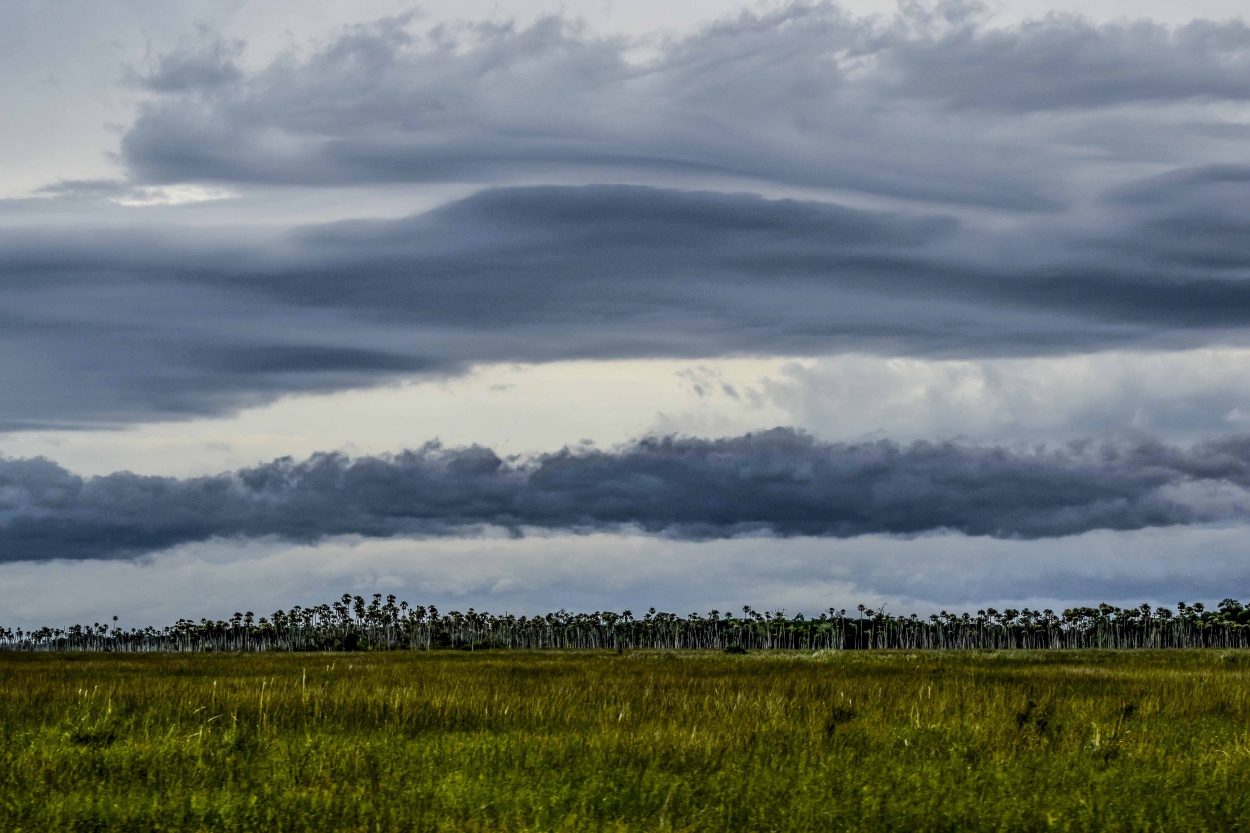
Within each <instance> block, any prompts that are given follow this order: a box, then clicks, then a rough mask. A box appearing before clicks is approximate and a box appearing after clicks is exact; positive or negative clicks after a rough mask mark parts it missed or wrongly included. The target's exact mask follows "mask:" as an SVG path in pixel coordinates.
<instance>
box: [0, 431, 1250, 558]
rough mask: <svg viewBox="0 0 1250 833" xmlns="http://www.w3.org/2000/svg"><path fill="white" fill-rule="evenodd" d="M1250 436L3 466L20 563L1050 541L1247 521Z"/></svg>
mask: <svg viewBox="0 0 1250 833" xmlns="http://www.w3.org/2000/svg"><path fill="white" fill-rule="evenodd" d="M1247 488H1250V440H1247V439H1245V438H1237V439H1226V440H1221V441H1216V442H1208V443H1204V444H1200V445H1195V446H1192V447H1189V448H1180V447H1172V446H1166V445H1161V444H1155V443H1138V444H1118V445H1116V444H1092V443H1087V444H1073V445H1070V446H1067V447H1063V448H1058V449H1054V450H1049V451H1046V450H1041V451H1038V450H1034V451H1021V450H1011V449H1007V448H999V447H982V446H974V445H963V444H954V443H925V442H918V443H914V444H911V445H906V446H901V445H898V444H895V443H891V442H888V441H878V442H870V443H860V444H828V443H822V442H819V441H817V440H815V439H814V438H812V437H810V436H808V435H804V434H801V433H797V432H795V431H792V430H789V429H775V430H772V431H768V432H763V433H758V434H748V435H744V436H740V437H736V438H730V439H723V440H705V439H698V438H688V437H663V438H650V439H645V440H641V441H638V442H636V443H634V444H631V445H628V446H624V447H622V448H618V449H615V450H610V451H605V450H595V449H580V450H569V449H566V450H564V451H561V452H559V453H553V454H546V455H541V456H538V457H535V458H532V459H527V460H516V459H513V460H505V459H501V458H500V457H499V456H497V455H496V454H495V453H494V452H492V451H490V450H489V449H486V448H482V447H460V448H445V447H443V446H441V445H438V444H429V445H426V446H424V447H422V448H420V449H417V450H413V451H405V452H403V453H400V454H396V455H392V456H387V457H361V458H356V459H353V458H350V457H347V456H345V455H342V454H334V453H328V454H318V455H314V456H312V457H310V458H307V459H305V460H300V461H296V460H292V459H290V458H284V459H280V460H275V461H273V462H272V463H267V464H264V465H258V466H254V467H250V468H245V469H240V470H238V471H236V472H233V473H230V474H222V475H217V476H212V477H196V478H188V479H176V478H164V477H148V476H139V475H135V474H130V473H126V472H121V473H117V474H112V475H107V476H102V477H93V478H82V477H79V476H77V475H74V474H72V473H70V472H68V471H66V470H65V469H63V468H61V467H60V466H58V465H57V464H55V463H53V462H51V461H49V460H46V459H18V460H14V459H9V460H4V461H3V462H0V552H3V553H4V558H5V559H6V560H46V559H88V558H115V557H128V556H135V555H140V554H143V553H147V552H153V551H158V550H162V549H166V548H169V547H172V546H175V545H178V544H184V543H188V542H194V541H204V540H208V539H210V538H218V537H220V538H262V537H270V536H272V537H276V538H279V539H284V540H290V541H297V542H316V541H319V540H322V539H325V538H330V537H333V536H345V535H348V536H364V537H381V538H387V537H395V536H431V535H433V536H439V535H462V534H472V533H473V532H474V531H475V530H476V529H480V528H482V527H485V526H494V527H504V528H507V529H511V530H513V531H515V532H517V533H518V534H520V533H523V532H524V530H525V529H527V528H530V529H546V530H556V531H571V532H579V533H586V532H599V531H611V530H621V529H641V530H644V531H648V532H652V533H658V534H663V535H666V536H671V537H676V538H684V539H695V540H706V539H716V538H729V537H735V536H741V535H761V534H762V535H773V536H783V537H788V536H829V537H839V538H848V537H856V536H861V535H868V534H880V533H887V534H898V535H918V534H922V533H926V532H935V531H955V532H960V533H964V534H967V535H972V536H992V537H998V538H1026V539H1028V538H1048V537H1057V536H1066V535H1075V534H1079V533H1083V532H1088V531H1090V530H1097V529H1112V530H1136V529H1142V528H1146V527H1159V526H1178V525H1189V524H1199V523H1210V522H1216V521H1242V520H1245V518H1246V513H1247V511H1250V499H1248V498H1250V493H1247V492H1246V489H1247Z"/></svg>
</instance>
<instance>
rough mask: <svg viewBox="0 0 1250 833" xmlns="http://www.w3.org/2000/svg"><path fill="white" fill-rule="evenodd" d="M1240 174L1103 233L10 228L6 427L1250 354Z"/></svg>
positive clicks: (617, 209)
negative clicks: (947, 362)
mask: <svg viewBox="0 0 1250 833" xmlns="http://www.w3.org/2000/svg"><path fill="white" fill-rule="evenodd" d="M1238 171H1239V169H1231V168H1225V169H1218V170H1216V171H1209V170H1204V171H1196V172H1192V173H1190V174H1188V175H1187V178H1186V176H1176V177H1175V178H1174V180H1165V181H1157V180H1155V179H1150V180H1147V181H1144V182H1143V183H1141V184H1139V185H1138V186H1137V189H1138V190H1137V191H1131V190H1121V191H1119V192H1116V193H1114V194H1110V195H1108V197H1107V198H1106V205H1107V208H1106V212H1105V213H1106V216H1105V217H1104V218H1103V220H1102V221H1101V223H1102V224H1101V226H1100V227H1098V228H1085V229H1070V228H1056V227H1055V226H1053V224H1051V222H1050V221H1043V222H1042V224H1041V225H1025V226H1024V227H1023V228H1020V229H1008V230H1005V231H997V232H994V233H990V232H987V231H986V230H985V229H980V228H976V227H975V226H974V225H973V224H970V223H968V222H966V221H965V220H963V219H961V218H959V217H957V216H954V215H951V214H944V213H940V212H933V211H927V212H922V211H909V210H891V211H883V210H869V209H862V208H853V207H849V206H844V205H838V204H836V203H831V202H824V201H810V200H808V201H799V200H770V199H764V198H762V197H759V196H756V195H752V194H742V193H720V192H710V191H683V190H674V189H659V188H651V187H645V186H625V185H599V186H578V187H568V186H529V187H514V188H497V189H488V190H485V191H481V192H478V193H476V194H474V195H472V196H469V197H466V198H464V199H461V200H458V201H454V202H452V203H449V204H446V205H444V206H442V207H440V208H437V209H434V210H432V211H429V212H426V213H423V214H419V215H415V216H412V217H408V218H402V219H398V220H354V221H344V222H338V223H330V224H320V225H310V226H302V227H298V228H294V229H289V230H281V229H279V230H277V231H274V230H269V229H265V228H263V227H262V228H241V227H223V228H204V229H179V228H160V229H144V230H140V229H133V230H127V229H111V230H105V229H97V230H83V229H75V230H68V231H67V230H57V229H48V228H42V229H40V228H36V229H21V230H8V231H0V270H2V271H3V275H4V285H3V291H0V320H2V321H3V322H4V327H3V328H2V329H0V359H2V361H0V382H2V383H3V384H4V386H5V389H6V390H7V391H9V392H10V393H9V395H8V396H6V398H5V399H4V401H3V402H2V403H0V427H3V428H4V429H6V430H14V429H21V428H30V427H47V426H55V425H65V426H73V425H80V426H86V425H93V424H94V425H98V424H127V423H132V422H142V421H151V420H158V419H168V418H177V417H185V416H190V415H198V414H215V413H223V412H229V411H231V410H234V409H237V408H239V407H244V406H248V405H254V404H260V403H264V402H268V401H272V400H273V399H274V398H275V397H278V396H281V395H283V394H286V393H292V392H318V391H334V390H342V389H346V388H357V387H363V386H368V385H374V384H379V383H382V382H386V381H388V380H392V379H398V378H411V377H414V376H415V377H419V376H422V375H425V376H429V375H447V374H454V373H457V372H460V371H461V370H463V369H464V368H467V367H469V366H471V365H473V364H476V363H481V362H514V361H524V362H544V361H557V360H568V359H621V358H661V357H664V358H697V357H714V356H734V355H774V356H777V355H780V356H788V355H818V354H830V353H835V352H838V351H845V350H853V351H858V352H864V353H877V354H882V355H902V354H905V355H917V356H931V357H932V356H945V357H951V356H956V357H967V358H978V357H989V356H1030V355H1062V354H1066V353H1071V352H1074V351H1089V350H1099V349H1109V348H1157V347H1160V346H1168V347H1175V346H1202V345H1208V344H1218V343H1230V342H1232V343H1237V342H1244V340H1245V335H1246V333H1245V326H1246V324H1247V322H1250V284H1248V283H1246V281H1245V280H1244V277H1243V272H1244V269H1245V267H1246V266H1248V265H1250V250H1247V249H1246V248H1245V244H1244V239H1245V236H1244V235H1241V234H1239V233H1237V230H1238V229H1240V228H1241V227H1242V225H1244V220H1243V219H1241V217H1243V216H1244V211H1243V205H1245V204H1246V202H1247V197H1250V182H1247V181H1245V178H1244V177H1239V176H1238ZM1212 182H1214V183H1216V184H1215V185H1211V183H1212ZM1211 188H1218V189H1219V190H1220V193H1221V199H1220V200H1215V199H1208V200H1205V201H1204V203H1203V206H1204V207H1203V208H1202V209H1201V210H1194V211H1193V212H1191V213H1189V214H1187V215H1185V216H1184V217H1178V216H1176V214H1175V211H1174V209H1173V206H1174V205H1175V204H1177V203H1180V202H1183V201H1184V199H1190V200H1193V201H1194V202H1198V201H1199V199H1200V197H1201V196H1202V195H1203V194H1205V193H1206V191H1208V190H1210V189H1211ZM1204 189H1205V190H1204ZM1168 190H1170V191H1173V192H1176V194H1174V195H1173V196H1171V197H1168V198H1165V199H1160V198H1159V197H1158V196H1157V194H1158V192H1159V191H1168ZM1195 191H1196V192H1197V195H1194V194H1192V193H1191V192H1195ZM1203 243H1205V244H1206V245H1205V247H1204V246H1203V245H1202V244H1203Z"/></svg>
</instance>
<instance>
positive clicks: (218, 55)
mask: <svg viewBox="0 0 1250 833" xmlns="http://www.w3.org/2000/svg"><path fill="white" fill-rule="evenodd" d="M243 47H244V42H243V41H241V40H224V39H222V38H217V37H213V36H211V35H210V34H209V33H208V32H207V31H204V30H201V33H200V39H199V42H197V43H191V44H183V45H182V46H181V47H180V48H178V49H176V50H174V51H173V52H169V53H166V54H164V55H162V56H160V58H158V59H157V60H156V62H155V64H154V66H152V67H151V69H150V70H149V71H148V72H146V73H143V74H136V76H135V79H134V80H135V81H136V82H137V83H139V84H140V85H141V86H143V87H144V88H145V89H148V90H150V91H152V92H156V93H181V94H191V93H197V92H199V93H203V92H208V91H211V90H214V89H216V88H218V87H222V86H225V85H227V84H233V83H237V82H238V81H240V80H241V79H242V78H243V71H242V70H240V69H239V67H238V65H237V64H236V63H235V60H236V59H237V58H238V57H239V56H240V55H241V54H242V52H243Z"/></svg>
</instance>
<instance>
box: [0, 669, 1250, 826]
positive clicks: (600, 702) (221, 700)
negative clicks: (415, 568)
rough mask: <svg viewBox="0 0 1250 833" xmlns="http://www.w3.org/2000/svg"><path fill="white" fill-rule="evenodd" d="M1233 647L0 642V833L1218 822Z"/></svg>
mask: <svg viewBox="0 0 1250 833" xmlns="http://www.w3.org/2000/svg"><path fill="white" fill-rule="evenodd" d="M1248 718H1250V654H1247V653H1245V652H1235V651H1215V650H1207V651H1180V650H1177V651H1134V652H1095V651H1082V652H1044V653H1043V652H1037V653H1023V652H1004V653H969V652H915V653H904V652H873V651H862V652H822V653H810V652H806V653H804V652H786V653H765V652H756V653H751V654H748V655H746V656H727V655H724V654H718V653H698V652H676V653H647V652H636V653H630V652H626V653H625V654H624V655H617V654H615V653H610V652H594V653H590V652H587V653H578V652H546V653H524V652H514V653H505V652H485V653H475V654H470V653H462V652H452V651H447V652H431V653H420V652H418V653H414V652H393V653H357V654H294V655H279V654H236V655H228V654H194V655H170V654H150V655H145V654H113V655H109V654H99V653H95V654H65V653H60V654H47V653H0V830H4V831H39V833H44V831H123V830H124V831H149V830H150V831H156V830H188V831H274V832H275V833H276V832H277V831H401V830H402V831H409V830H412V831H424V830H472V831H519V830H550V831H573V830H578V831H583V830H584V831H592V830H593V831H599V830H605V831H624V830H647V831H655V830H691V831H694V830H698V831H704V830H709V831H755V830H760V831H763V830H770V831H807V830H820V831H831V830H852V831H872V833H882V831H890V830H907V831H931V830H932V831H938V830H941V831H979V830H996V831H1028V830H1099V831H1104V830H1105V831H1128V830H1133V831H1146V830H1150V831H1165V830H1170V831H1187V832H1189V831H1237V830H1246V829H1248V828H1250V719H1248Z"/></svg>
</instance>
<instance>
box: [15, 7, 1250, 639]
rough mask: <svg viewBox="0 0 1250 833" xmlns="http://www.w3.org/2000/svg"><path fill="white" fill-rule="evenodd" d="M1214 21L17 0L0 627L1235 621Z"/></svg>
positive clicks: (1091, 12)
mask: <svg viewBox="0 0 1250 833" xmlns="http://www.w3.org/2000/svg"><path fill="white" fill-rule="evenodd" d="M1241 6H1242V4H1241V3H1237V2H1226V0H1200V1H1199V2H1191V3H1188V4H1184V5H1183V7H1182V4H1177V3H1170V2H1169V3H1164V2H1135V3H1132V4H1129V3H1123V2H1111V1H1110V0H1094V1H1093V2H1082V3H1076V2H1067V0H1063V2H1057V1H1056V0H1003V2H999V3H991V4H980V3H976V2H970V1H969V0H951V1H950V2H939V1H936V0H923V2H922V1H921V0H915V1H914V2H913V1H912V0H908V1H907V2H899V3H895V2H885V0H855V1H854V2H845V3H842V4H836V3H821V2H769V3H749V4H746V5H740V6H739V5H735V4H731V3H719V2H718V3H710V2H679V1H677V0H666V2H652V0H636V1H635V2H630V3H620V2H614V1H612V0H609V1H608V2H605V1H604V0H576V1H575V0H564V2H558V3H554V2H553V3H547V2H542V0H535V2H528V1H526V2H521V1H520V0H518V2H513V3H503V2H485V0H459V2H455V3H452V2H445V1H444V0H434V1H433V2H426V3H424V4H421V5H414V4H411V3H407V2H397V1H396V2H392V0H362V2H358V3H353V4H343V3H335V2H322V0H300V2H295V0H277V2H273V1H267V2H253V1H252V0H228V2H221V0H213V2H206V0H180V1H179V2H159V3H158V2H149V1H148V0H64V2H57V3H52V2H47V0H44V2H36V0H13V1H12V2H7V3H5V4H3V5H2V6H0V70H2V71H3V72H4V73H5V77H6V78H8V79H11V80H12V83H8V84H6V85H4V87H3V89H0V105H2V106H3V108H4V112H5V113H6V118H5V119H4V120H3V121H0V148H3V149H4V153H3V154H0V386H2V389H3V391H4V394H5V395H4V396H3V397H0V588H3V589H4V592H3V593H0V624H2V625H6V626H14V625H17V626H25V627H30V626H32V625H45V624H47V625H57V626H61V625H65V624H69V623H71V622H89V621H94V620H101V619H103V618H105V617H109V616H112V615H118V616H119V617H120V619H121V623H122V624H123V625H137V626H144V625H149V624H153V625H162V624H169V623H171V622H172V621H173V620H175V619H177V618H181V617H187V618H193V619H198V618H200V617H208V618H227V617H228V616H229V615H230V614H231V613H232V612H233V611H235V610H245V609H251V610H255V611H256V612H257V613H258V614H261V613H267V612H269V611H272V610H274V609H278V608H287V607H290V606H292V605H295V604H300V605H304V606H308V605H310V604H317V603H320V602H322V601H326V600H329V599H333V598H337V597H338V596H339V595H340V594H342V593H343V592H351V593H360V594H364V595H369V594H372V593H395V594H396V595H397V596H400V597H401V598H405V599H408V600H409V601H411V602H413V603H421V604H430V603H434V604H436V605H438V606H439V607H440V608H443V609H456V608H459V609H467V608H469V607H474V608H476V609H478V610H490V611H492V612H503V611H508V612H512V613H530V614H532V613H544V612H547V611H550V610H555V609H558V608H565V609H568V610H585V611H592V610H607V609H613V610H619V609H622V608H632V609H639V608H641V609H645V608H647V607H649V606H653V605H654V606H656V607H660V608H662V609H668V610H672V611H675V612H680V613H688V612H690V611H692V610H704V611H705V610H708V609H711V608H716V609H721V610H724V609H731V610H732V609H737V608H738V607H740V606H741V605H743V604H750V605H752V606H753V607H755V608H757V609H761V608H769V609H775V610H786V611H788V612H790V613H797V612H805V613H809V614H810V613H815V612H819V611H822V610H825V609H827V608H830V607H832V608H835V609H837V608H854V607H855V606H856V605H858V604H861V603H863V604H869V605H872V606H874V607H880V606H882V605H884V606H886V608H887V610H889V611H891V612H894V613H904V612H917V613H928V612H934V611H937V610H939V609H955V610H975V609H977V608H979V607H985V606H988V605H997V606H999V607H1006V606H1014V607H1022V606H1034V607H1039V608H1040V607H1044V606H1048V607H1053V608H1056V609H1060V608H1063V607H1069V606H1075V605H1084V604H1096V603H1098V602H1102V601H1107V602H1111V603H1122V604H1139V603H1141V602H1149V603H1151V604H1166V605H1174V604H1175V603H1176V602H1177V601H1180V600H1186V601H1190V602H1193V601H1202V600H1205V601H1208V602H1211V601H1218V600H1219V599H1222V598H1224V597H1228V596H1232V597H1240V598H1248V597H1250V586H1248V585H1250V549H1248V547H1247V545H1246V544H1245V543H1244V542H1245V541H1246V540H1247V536H1246V535H1245V533H1246V532H1247V531H1248V528H1250V425H1247V422H1250V327H1248V325H1250V245H1248V244H1247V241H1250V233H1248V232H1250V227H1248V225H1247V220H1246V218H1247V217H1248V216H1250V210H1248V209H1250V164H1247V162H1246V154H1245V150H1246V148H1247V146H1248V143H1250V24H1248V23H1247V21H1246V19H1245V15H1244V13H1243V12H1242V10H1241Z"/></svg>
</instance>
